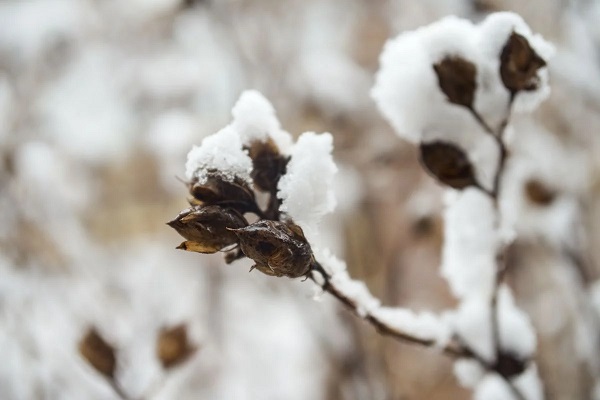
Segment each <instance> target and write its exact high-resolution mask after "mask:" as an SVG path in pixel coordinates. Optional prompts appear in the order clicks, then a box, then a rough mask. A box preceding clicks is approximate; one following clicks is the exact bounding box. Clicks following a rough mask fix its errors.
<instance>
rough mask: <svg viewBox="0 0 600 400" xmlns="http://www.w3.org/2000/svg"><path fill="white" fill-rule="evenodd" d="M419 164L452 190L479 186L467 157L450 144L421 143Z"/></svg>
mask: <svg viewBox="0 0 600 400" xmlns="http://www.w3.org/2000/svg"><path fill="white" fill-rule="evenodd" d="M421 163H422V164H423V165H424V166H425V169H426V171H428V172H429V174H430V175H432V176H433V177H434V178H436V179H437V180H438V181H440V182H441V183H443V184H445V185H447V186H450V187H452V188H454V189H464V188H466V187H469V186H477V187H479V186H480V185H479V183H478V182H477V180H476V178H475V172H474V171H473V166H472V164H471V162H470V161H469V159H468V157H467V155H466V154H465V152H464V151H463V150H461V149H460V148H459V147H457V146H456V145H454V144H452V143H448V142H441V141H437V142H432V143H421Z"/></svg>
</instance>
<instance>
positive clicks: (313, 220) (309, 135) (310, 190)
mask: <svg viewBox="0 0 600 400" xmlns="http://www.w3.org/2000/svg"><path fill="white" fill-rule="evenodd" d="M332 150H333V137H332V136H331V134H329V133H323V134H320V135H318V134H316V133H314V132H305V133H303V134H302V135H300V137H299V138H298V141H297V142H296V144H295V145H294V147H293V148H292V150H291V153H290V155H291V157H292V158H291V160H290V162H289V163H288V165H287V170H286V173H285V175H284V176H282V177H281V179H280V180H279V184H278V186H277V188H278V192H277V197H278V198H280V199H281V200H282V203H281V207H280V210H281V211H283V212H285V213H286V214H288V215H289V216H290V217H291V218H292V219H293V220H294V221H295V222H296V223H297V224H299V225H300V226H301V227H302V228H303V229H305V233H306V234H307V237H308V238H309V240H310V235H311V234H316V233H317V224H318V222H319V221H320V219H321V218H322V217H323V216H324V215H325V214H327V213H330V212H331V211H333V209H334V208H335V205H336V200H335V196H334V192H333V178H334V176H335V173H336V172H337V167H336V165H335V163H334V162H333V159H332V156H331V152H332Z"/></svg>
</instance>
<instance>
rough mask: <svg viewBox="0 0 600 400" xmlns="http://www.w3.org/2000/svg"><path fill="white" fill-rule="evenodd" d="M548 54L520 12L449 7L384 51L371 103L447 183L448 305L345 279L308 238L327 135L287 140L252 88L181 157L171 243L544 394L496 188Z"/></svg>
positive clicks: (328, 188)
mask: <svg viewBox="0 0 600 400" xmlns="http://www.w3.org/2000/svg"><path fill="white" fill-rule="evenodd" d="M551 53H552V47H551V46H550V45H549V44H548V43H546V42H545V41H544V40H543V39H542V38H541V37H540V36H538V35H534V34H532V33H531V31H530V29H529V27H528V26H527V25H526V24H525V23H524V21H523V20H522V19H521V18H520V17H518V16H517V15H514V14H510V13H497V14H492V15H491V16H489V17H488V18H487V19H485V20H484V21H483V22H481V23H480V24H478V25H474V24H472V23H471V22H469V21H467V20H462V19H458V18H454V17H449V18H445V19H443V20H441V21H439V22H437V23H434V24H432V25H429V26H426V27H423V28H420V29H418V30H416V31H412V32H407V33H403V34H401V35H400V36H398V37H397V38H395V39H392V40H390V41H389V42H388V43H387V44H386V46H385V49H384V51H383V53H382V55H381V60H380V61H381V68H380V71H379V72H378V74H377V77H376V83H375V86H374V88H373V90H372V95H373V98H374V99H375V101H376V103H377V105H378V107H379V110H380V111H381V113H382V114H383V115H384V117H385V118H387V120H388V121H389V122H390V123H391V125H392V126H393V128H394V129H395V131H396V132H397V133H398V135H399V136H400V137H402V138H404V139H406V140H409V141H411V142H413V143H415V144H418V145H419V151H420V160H421V163H422V164H423V167H424V168H425V170H426V171H427V172H428V173H429V174H430V175H431V176H432V177H434V178H435V179H436V180H437V181H438V182H440V183H441V184H442V185H444V186H446V187H447V188H448V189H447V195H446V210H445V228H444V233H445V241H444V247H443V261H442V266H441V273H442V275H443V276H444V277H445V278H446V279H447V281H448V283H449V286H450V288H451V290H452V292H453V293H454V295H455V296H456V297H457V299H458V300H459V304H458V306H457V308H456V309H453V310H447V311H445V312H443V313H441V314H439V315H436V314H434V313H431V312H421V313H417V312H413V311H411V310H409V309H405V308H397V307H386V306H382V305H381V303H380V301H379V300H378V299H376V298H374V297H373V296H372V295H371V294H370V292H369V290H368V289H367V287H366V286H365V284H364V283H363V282H360V281H356V280H353V279H351V278H350V276H349V275H348V273H347V271H346V266H345V264H344V262H342V261H340V260H339V259H337V258H336V257H335V256H334V255H332V254H331V252H330V251H329V250H328V249H327V248H325V247H324V246H322V245H321V242H322V240H320V237H319V220H320V219H321V217H323V216H324V215H325V214H327V213H329V212H331V211H332V210H333V208H334V206H335V199H334V196H333V192H332V182H333V179H334V174H335V172H336V166H335V164H334V162H333V160H332V156H331V152H332V145H333V139H332V136H331V135H330V134H329V133H323V134H316V133H313V132H306V133H303V134H302V135H300V136H299V138H298V140H297V141H296V142H295V143H294V142H293V140H292V137H291V135H290V134H289V133H287V132H286V131H284V130H283V129H282V128H281V126H280V123H279V121H278V119H277V117H276V115H275V111H274V109H273V107H272V105H271V104H270V103H269V102H268V101H267V100H266V99H265V98H264V97H263V96H262V95H261V94H260V93H258V92H256V91H248V92H245V93H243V94H242V95H241V97H240V99H239V100H238V102H237V104H236V105H235V107H234V108H233V112H232V114H233V121H232V122H231V123H230V124H229V125H228V126H226V127H225V128H223V129H222V130H220V131H218V132H217V133H215V134H214V135H212V136H209V137H207V138H205V139H204V140H203V142H202V144H201V145H200V146H197V147H194V148H193V149H192V150H191V151H190V153H189V155H188V160H187V164H186V175H187V187H188V189H189V193H190V195H191V198H190V207H189V208H187V209H185V210H183V211H182V212H181V213H180V214H179V215H178V216H177V217H176V218H175V219H174V220H172V221H171V222H169V225H170V226H171V227H173V228H174V229H175V230H176V231H177V232H179V234H181V236H183V237H184V238H185V239H186V240H185V241H184V242H183V243H181V245H180V246H179V247H178V248H179V249H183V250H187V251H193V252H198V253H205V254H210V253H217V252H223V253H224V255H225V261H226V262H227V263H232V262H234V261H236V260H238V259H241V258H249V259H251V260H252V261H253V262H254V266H253V267H252V269H257V270H258V271H260V272H262V273H264V274H267V275H269V276H275V277H282V276H286V277H289V278H304V279H310V280H312V281H313V282H315V283H316V284H317V285H318V286H319V287H320V288H321V289H322V290H323V291H324V292H328V293H329V294H331V295H333V296H334V297H335V298H336V299H338V300H339V301H340V302H341V303H343V304H344V305H345V306H346V307H347V308H349V309H350V310H352V311H353V312H354V313H355V314H356V315H357V316H359V317H361V318H363V319H364V320H366V321H367V322H368V323H370V324H371V325H373V326H374V327H375V328H376V329H377V330H378V331H379V332H380V333H381V334H383V335H387V336H390V337H392V338H395V339H397V340H400V341H402V342H409V343H413V344H416V345H421V346H428V347H432V348H436V349H439V351H441V352H443V353H445V354H446V355H448V356H449V357H451V358H453V359H454V360H455V364H454V370H455V374H456V376H457V378H458V379H459V381H460V382H461V384H463V385H465V386H467V387H470V388H472V389H473V391H474V397H475V398H476V399H486V400H489V399H519V400H523V399H541V398H543V393H542V385H541V382H540V380H539V378H538V374H537V369H536V365H535V362H534V354H535V348H536V336H535V332H534V330H533V328H532V325H531V323H530V321H529V319H528V317H527V315H525V314H524V313H523V312H522V311H521V310H519V308H517V306H516V305H515V300H514V298H513V295H512V293H511V290H510V288H509V287H508V286H507V284H506V283H505V282H504V277H505V272H506V270H507V268H509V267H510V266H509V265H507V264H506V261H507V257H506V249H507V246H508V245H509V244H510V243H511V241H512V240H514V236H515V235H514V233H513V229H512V225H513V222H514V221H512V220H511V216H512V215H514V213H511V212H510V209H511V203H510V201H509V200H508V199H507V198H506V197H505V196H503V190H502V188H503V184H504V182H505V181H506V180H510V179H511V161H512V160H511V157H510V143H511V140H510V139H511V136H512V135H514V134H516V133H515V132H513V130H512V127H511V116H512V115H513V114H515V113H524V112H530V111H532V110H533V109H534V108H535V107H536V106H537V105H538V104H539V103H540V102H541V101H542V100H543V99H544V98H545V97H546V96H547V95H548V93H549V88H548V76H547V69H546V68H545V67H546V62H547V60H548V58H549V57H550V56H551Z"/></svg>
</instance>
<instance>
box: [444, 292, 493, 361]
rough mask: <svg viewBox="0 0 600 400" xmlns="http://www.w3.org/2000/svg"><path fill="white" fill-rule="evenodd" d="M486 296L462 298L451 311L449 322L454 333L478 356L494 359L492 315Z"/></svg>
mask: <svg viewBox="0 0 600 400" xmlns="http://www.w3.org/2000/svg"><path fill="white" fill-rule="evenodd" d="M489 303H490V302H489V299H487V298H475V297H471V298H468V299H466V300H463V301H462V302H461V303H460V304H459V306H458V309H457V310H455V311H454V312H453V315H452V319H451V323H452V324H453V328H454V331H455V332H456V334H457V335H458V336H459V337H460V338H461V339H462V340H463V341H464V342H465V343H466V344H467V345H468V346H469V347H470V348H472V349H473V350H474V351H475V352H476V353H477V354H479V356H480V357H482V358H483V359H485V360H487V361H493V360H494V359H495V348H494V343H493V342H492V324H491V321H492V316H491V308H490V304H489Z"/></svg>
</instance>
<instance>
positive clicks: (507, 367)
mask: <svg viewBox="0 0 600 400" xmlns="http://www.w3.org/2000/svg"><path fill="white" fill-rule="evenodd" d="M528 364H529V362H528V360H524V359H523V358H522V357H519V356H517V355H515V354H512V353H510V352H507V351H501V352H500V354H498V359H497V360H496V363H495V365H494V370H495V371H498V373H499V374H500V375H502V376H504V377H506V378H514V377H516V376H519V375H521V374H522V373H523V372H524V371H525V370H526V369H527V365H528Z"/></svg>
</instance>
